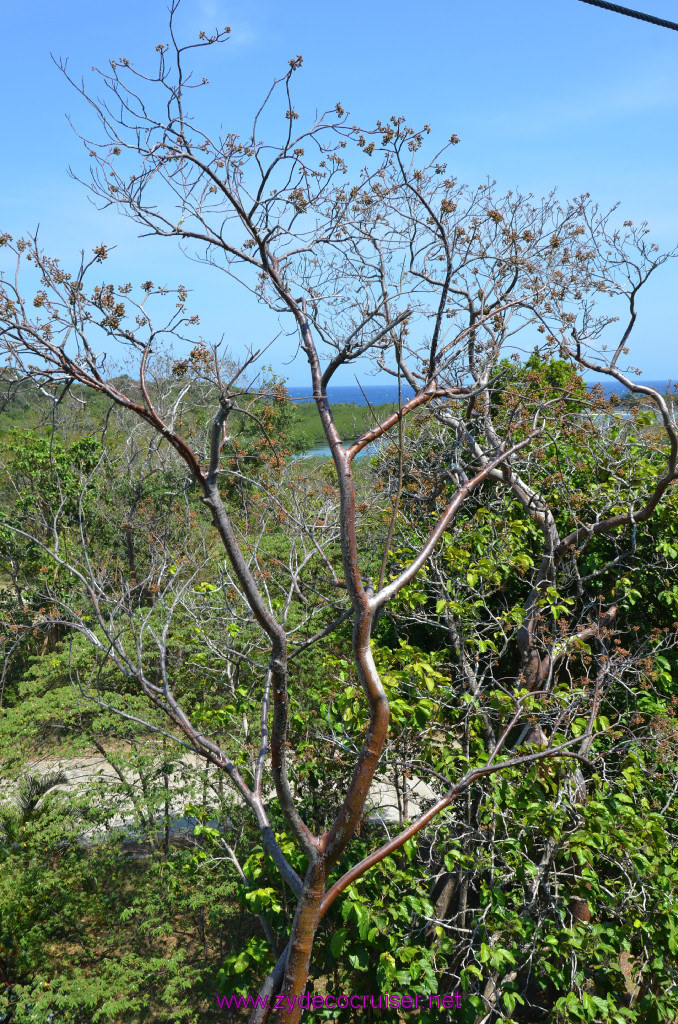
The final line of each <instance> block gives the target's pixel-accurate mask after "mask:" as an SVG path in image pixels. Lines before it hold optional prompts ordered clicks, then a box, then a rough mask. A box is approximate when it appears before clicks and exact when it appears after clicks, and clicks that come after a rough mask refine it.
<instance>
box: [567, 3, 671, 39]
mask: <svg viewBox="0 0 678 1024" xmlns="http://www.w3.org/2000/svg"><path fill="white" fill-rule="evenodd" d="M580 2H581V3H583V4H591V6H592V7H602V8H603V10H605V11H614V13H615V14H625V15H626V16H627V17H628V18H637V19H638V21H649V23H650V24H651V25H659V26H660V27H661V28H672V29H673V30H674V32H678V22H675V21H666V19H665V18H655V16H654V14H643V12H642V11H632V10H631V8H630V7H620V6H619V4H610V3H608V2H607V0H580Z"/></svg>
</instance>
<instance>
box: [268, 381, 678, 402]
mask: <svg viewBox="0 0 678 1024" xmlns="http://www.w3.org/2000/svg"><path fill="white" fill-rule="evenodd" d="M676 382H678V377H677V380H676V381H669V380H645V378H643V377H640V378H638V379H637V380H634V383H638V384H645V385H647V386H649V387H652V388H656V389H657V390H658V391H659V392H660V394H664V393H665V391H666V389H667V388H668V387H669V384H673V383H676ZM593 383H594V382H592V381H588V386H589V388H592V387H593ZM596 383H600V384H601V385H602V387H603V391H604V393H605V394H606V395H623V394H624V392H625V391H626V388H625V387H624V385H623V384H619V383H618V382H617V381H615V380H603V381H600V382H596ZM287 390H288V391H289V393H290V396H291V398H292V399H293V400H294V401H295V402H312V401H313V394H312V389H311V388H310V387H300V386H298V385H297V386H293V385H289V386H288V388H287ZM401 394H402V397H403V399H408V398H410V397H411V396H412V395H413V394H414V392H413V391H412V388H410V387H409V386H407V385H403V388H402V392H401ZM327 397H328V398H329V400H330V404H331V405H340V404H343V403H345V404H347V405H348V404H350V405H367V403H368V402H369V404H370V405H384V404H386V403H387V402H388V403H390V404H392V405H397V403H398V385H397V384H363V385H362V389H361V388H360V387H358V385H357V384H346V385H342V384H337V385H333V384H331V385H330V386H329V388H328V389H327Z"/></svg>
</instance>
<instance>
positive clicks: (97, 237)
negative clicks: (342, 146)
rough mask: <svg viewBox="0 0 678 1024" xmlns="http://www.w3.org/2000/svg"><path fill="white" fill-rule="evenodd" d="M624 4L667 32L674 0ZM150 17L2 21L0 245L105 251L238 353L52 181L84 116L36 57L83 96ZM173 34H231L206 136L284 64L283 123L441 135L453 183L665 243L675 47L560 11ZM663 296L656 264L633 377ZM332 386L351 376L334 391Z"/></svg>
mask: <svg viewBox="0 0 678 1024" xmlns="http://www.w3.org/2000/svg"><path fill="white" fill-rule="evenodd" d="M636 6H637V7H639V8H640V9H642V10H645V11H648V12H651V13H653V14H656V15H658V16H660V17H665V18H669V19H673V20H678V2H676V0H637V3H636ZM166 7H167V4H166V2H165V0H135V2H131V0H118V2H117V3H116V4H114V5H108V6H105V7H104V6H95V5H94V4H92V3H91V0H63V2H60V3H59V4H56V3H54V2H53V0H49V2H47V0H24V2H23V3H21V4H7V5H6V6H5V10H4V12H3V43H2V59H1V61H0V89H1V95H2V98H3V120H4V130H3V147H2V149H3V158H2V160H0V227H2V229H3V230H9V231H10V232H11V233H12V234H18V233H21V232H22V231H23V230H26V229H33V228H35V227H36V226H37V225H38V224H40V231H41V236H42V239H43V242H44V244H45V246H46V248H48V249H49V250H51V251H52V252H53V253H54V254H55V255H63V257H64V258H65V259H66V260H68V259H73V258H75V257H76V255H77V253H78V251H79V249H80V248H81V247H85V248H90V247H91V246H93V245H96V244H98V243H99V242H101V241H106V242H108V243H112V242H117V244H118V249H117V251H116V254H115V257H114V259H113V260H112V271H113V272H115V273H117V271H118V270H119V271H120V273H119V274H118V276H119V277H120V279H123V278H124V279H128V278H134V277H136V276H138V277H139V278H140V279H143V278H145V277H148V276H152V277H153V278H154V279H155V280H156V281H160V280H162V281H163V283H165V284H167V285H171V284H174V283H178V282H179V281H183V282H184V283H186V284H188V285H189V287H191V288H192V289H193V292H194V294H193V299H194V303H195V307H196V308H197V309H198V310H199V311H200V313H201V316H202V327H203V332H204V333H205V335H208V334H209V335H210V336H218V335H220V334H221V333H222V332H224V333H225V334H226V337H227V340H228V341H229V342H230V344H231V346H232V347H233V348H235V349H237V348H238V347H239V346H240V345H241V344H245V343H246V342H247V341H251V340H256V338H255V337H254V335H256V333H257V331H258V330H265V329H266V328H265V324H264V321H263V319H262V318H261V317H260V316H259V315H258V314H256V312H254V313H253V312H252V310H251V309H250V308H249V307H243V303H242V299H241V298H240V297H239V295H238V293H237V291H233V290H232V289H229V288H228V287H225V282H224V279H223V278H222V277H221V276H220V275H218V274H215V273H214V272H210V271H209V270H203V269H200V268H197V267H195V266H193V265H190V264H188V265H187V264H186V263H185V261H184V260H183V258H182V257H181V255H180V254H179V253H178V252H177V251H176V250H174V249H173V248H172V246H171V245H170V244H169V243H168V242H163V241H158V240H151V239H147V240H141V241H140V240H138V239H137V238H136V229H134V227H133V225H131V224H130V223H129V222H127V221H125V220H123V219H122V218H120V217H119V216H117V215H115V214H112V213H110V212H106V213H103V214H102V213H99V212H97V211H96V210H94V209H93V208H92V206H91V205H90V203H89V202H88V199H87V194H86V192H85V190H84V189H83V187H82V186H81V185H79V184H78V183H77V182H74V181H71V180H70V179H69V178H68V176H67V167H68V165H69V164H71V165H73V167H74V168H75V169H76V170H77V171H79V172H80V173H82V174H85V173H86V168H87V161H86V159H85V155H84V153H83V151H82V148H81V146H80V143H79V142H78V140H77V139H76V138H75V136H74V135H73V133H72V131H71V130H70V128H69V126H68V123H67V121H66V119H65V115H66V114H70V115H71V117H72V118H73V120H74V122H75V123H76V124H84V123H86V112H85V111H84V109H83V105H82V101H80V100H79V98H78V96H77V95H76V94H75V93H74V92H73V90H72V89H71V87H70V86H69V85H68V83H67V82H66V81H65V80H64V79H63V78H62V76H61V75H60V73H59V72H58V71H57V69H56V68H55V67H54V65H53V64H52V62H51V60H50V51H51V52H52V53H54V54H55V56H58V57H68V58H69V66H70V69H71V71H72V73H73V74H75V75H78V76H79V75H80V74H83V75H85V77H86V78H87V77H90V78H91V73H90V68H91V66H92V65H93V64H96V65H104V64H105V62H106V61H107V60H108V58H110V57H120V56H126V57H129V58H130V59H140V60H145V59H150V57H152V56H154V54H153V48H154V46H155V45H156V43H159V42H163V41H165V39H166V37H167V29H166V24H167V17H166ZM182 23H183V25H184V26H185V28H186V30H187V31H188V32H189V33H190V34H193V33H194V32H197V30H199V29H200V28H204V29H206V30H209V29H211V28H212V27H213V26H215V25H218V26H223V25H226V24H228V25H230V26H231V28H232V38H231V40H230V42H229V43H228V44H227V45H226V46H225V47H222V48H220V49H219V51H218V53H215V54H210V55H209V56H208V59H207V61H206V67H205V71H204V73H205V74H206V76H207V77H208V78H210V80H211V82H212V83H213V86H212V87H211V91H210V93H209V94H205V97H204V103H205V107H204V115H205V118H206V119H209V120H211V121H212V124H213V125H215V126H218V125H219V124H220V123H221V124H223V125H224V126H225V127H230V126H231V125H235V126H236V127H237V128H244V127H245V126H246V125H247V120H248V116H249V114H250V113H251V112H252V111H253V110H254V109H255V108H256V105H257V104H258V101H259V100H260V98H261V97H262V96H263V95H264V93H265V91H266V90H267V88H268V85H269V84H270V82H271V80H272V78H273V77H274V76H275V75H277V74H280V73H282V72H284V71H285V70H286V68H287V61H288V60H289V59H290V58H291V57H294V56H295V55H296V54H298V53H301V54H303V56H304V67H303V69H302V71H300V72H299V73H298V75H297V76H296V77H295V104H296V107H297V109H299V110H301V111H308V112H310V113H312V112H313V111H314V110H315V109H316V108H320V109H325V108H327V107H330V106H333V105H334V104H335V103H336V102H337V100H341V101H342V103H343V105H344V106H345V107H346V109H348V110H349V111H350V113H351V120H352V121H353V122H355V123H364V124H371V123H373V122H374V121H375V119H376V118H377V117H381V118H384V117H388V116H390V115H391V114H393V113H402V114H404V115H405V116H406V118H407V120H408V121H409V122H410V123H413V124H417V123H424V122H427V123H429V124H431V125H432V128H433V133H434V135H436V136H438V137H439V138H440V140H441V143H442V141H443V140H444V139H446V138H447V137H449V135H450V134H451V133H452V132H454V133H456V134H457V135H458V136H459V137H460V138H461V143H462V144H461V145H459V146H457V147H456V149H455V150H454V152H453V157H452V160H453V165H452V170H453V172H454V174H455V175H456V176H457V177H458V178H459V179H461V180H466V181H468V182H469V183H477V182H480V181H483V180H485V179H486V178H487V177H488V176H490V177H492V178H496V179H497V181H498V182H499V184H500V185H502V186H504V187H506V188H519V189H520V190H521V191H523V192H533V193H535V194H537V195H541V194H543V193H545V192H547V191H549V190H550V189H551V188H552V187H554V186H557V187H558V189H559V191H560V192H561V193H562V194H563V195H564V196H567V195H570V194H576V193H580V192H590V193H591V195H592V196H593V197H594V198H595V199H596V200H598V201H599V202H600V204H601V205H602V206H607V205H611V204H612V203H614V202H617V201H620V202H621V204H622V214H623V216H624V217H629V218H631V219H633V220H644V219H645V220H647V221H648V222H649V224H650V227H651V229H652V231H653V236H654V237H655V239H656V241H657V242H658V243H659V245H660V246H662V247H667V248H668V247H672V246H675V245H676V244H678V189H677V188H676V184H677V182H676V167H677V166H678V131H677V130H676V129H677V127H678V116H677V115H678V75H677V74H676V68H677V67H678V32H671V31H668V30H666V29H661V28H656V27H654V26H651V25H646V24H643V23H641V22H638V21H634V20H631V19H629V18H625V17H621V16H619V15H615V14H612V13H609V12H606V11H602V10H598V9H596V8H593V7H590V6H589V5H587V4H584V3H581V2H579V0H514V2H510V3H509V2H506V0H475V2H474V3H470V2H465V3H462V2H460V0H447V2H443V0H429V2H428V3H427V4H426V5H424V4H412V3H411V2H408V3H405V2H404V0H391V2H390V3H389V4H368V3H366V2H365V0H342V3H341V4H336V5H330V4H322V3H319V2H318V3H311V2H309V0H288V2H286V3H284V4H281V3H280V2H279V0H238V2H233V3H231V2H228V0H184V3H183V6H182ZM122 268H124V273H123V269H122ZM677 292H678V264H676V263H673V264H671V265H670V266H668V267H665V268H663V269H662V270H661V271H659V272H658V274H657V276H656V279H655V280H654V282H652V283H651V285H650V286H648V288H647V291H646V294H645V295H644V297H643V299H642V301H641V304H640V323H639V330H638V334H637V337H636V340H635V342H634V345H633V348H632V355H631V359H632V361H633V362H634V363H635V364H636V365H639V366H641V367H642V368H643V370H644V373H645V376H646V377H647V378H664V377H668V376H673V377H674V378H676V377H678V351H677V348H678V346H677V345H676V329H675V326H674V324H675V316H674V305H675V299H674V297H675V295H676V293H677ZM250 335H252V336H251V337H250ZM293 351H294V344H293V343H291V342H290V341H287V342H281V343H280V346H279V347H278V349H277V350H275V351H274V350H271V354H270V359H271V360H272V361H273V362H274V363H275V365H276V367H277V368H279V369H281V370H284V372H286V373H287V374H288V375H289V377H290V379H291V381H292V383H297V382H301V381H303V380H304V378H305V375H304V371H303V367H302V366H301V365H300V364H295V365H294V366H289V367H288V368H287V369H285V366H284V360H285V358H286V357H289V356H291V355H292V354H293ZM351 382H352V375H351V374H348V375H345V376H344V377H343V378H342V379H341V380H339V379H338V380H337V383H351Z"/></svg>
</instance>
